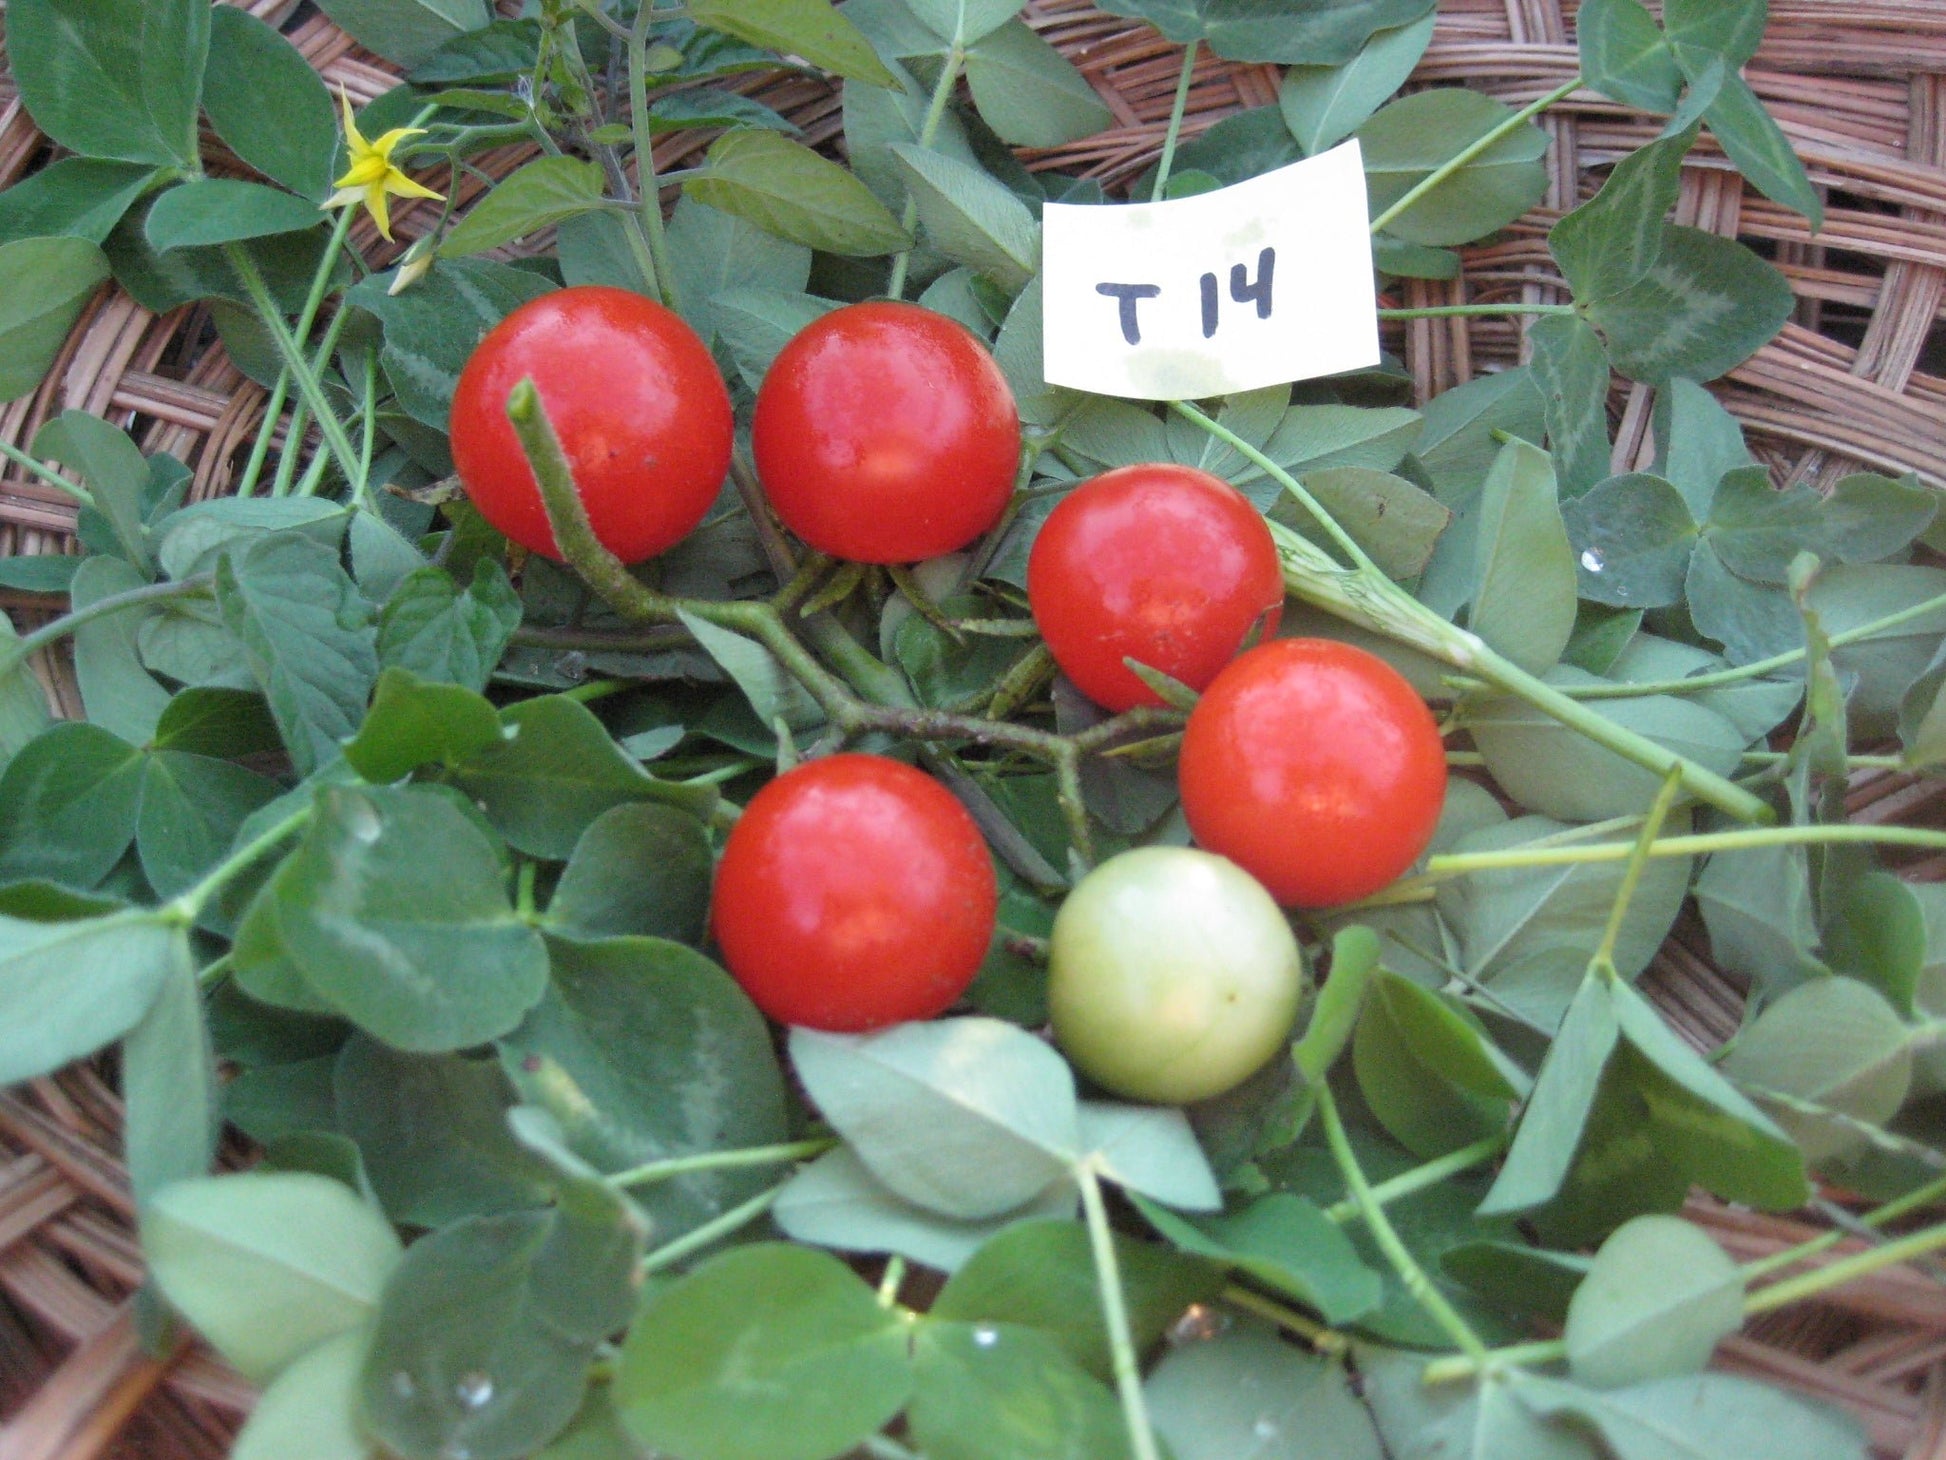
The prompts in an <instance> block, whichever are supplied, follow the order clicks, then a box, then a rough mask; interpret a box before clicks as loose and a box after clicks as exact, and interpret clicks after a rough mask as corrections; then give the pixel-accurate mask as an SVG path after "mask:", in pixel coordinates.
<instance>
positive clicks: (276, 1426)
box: [230, 1328, 372, 1460]
mask: <svg viewBox="0 0 1946 1460" xmlns="http://www.w3.org/2000/svg"><path fill="white" fill-rule="evenodd" d="M370 1345H371V1335H370V1334H369V1333H368V1332H366V1331H365V1330H364V1329H362V1328H354V1329H348V1330H346V1331H345V1332H343V1333H341V1334H339V1335H338V1336H337V1337H335V1338H328V1339H326V1340H325V1341H324V1342H323V1343H321V1344H319V1345H318V1346H317V1347H316V1348H314V1349H312V1350H311V1351H310V1352H309V1353H307V1354H305V1355H304V1357H303V1358H301V1359H298V1360H297V1361H296V1362H295V1363H293V1364H292V1365H291V1366H290V1367H289V1368H287V1369H285V1370H284V1372H283V1373H281V1374H279V1375H278V1376H277V1377H276V1379H274V1380H273V1381H272V1382H271V1384H270V1387H269V1388H267V1389H266V1390H264V1392H263V1394H262V1396H261V1397H260V1398H259V1399H258V1400H257V1403H256V1406H255V1407H254V1408H253V1409H252V1410H251V1411H250V1418H249V1419H248V1420H246V1421H245V1422H244V1426H243V1430H242V1433H240V1434H239V1435H238V1436H237V1437H236V1443H235V1444H234V1445H233V1446H232V1447H231V1450H230V1457H231V1460H289V1457H290V1456H292V1455H298V1454H302V1455H306V1456H309V1457H311V1460H366V1457H368V1456H370V1455H371V1454H372V1446H371V1442H370V1441H369V1440H367V1439H366V1438H365V1436H364V1434H363V1433H362V1432H361V1431H360V1430H359V1428H358V1425H357V1423H356V1415H357V1400H358V1371H359V1369H360V1368H361V1367H362V1366H363V1364H364V1362H365V1352H366V1350H367V1349H368V1348H369V1347H370Z"/></svg>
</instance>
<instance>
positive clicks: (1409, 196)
mask: <svg viewBox="0 0 1946 1460" xmlns="http://www.w3.org/2000/svg"><path fill="white" fill-rule="evenodd" d="M1580 86H1581V78H1580V76H1578V75H1577V76H1575V77H1574V78H1573V79H1572V80H1570V81H1567V82H1564V83H1562V84H1561V85H1560V86H1557V87H1555V88H1554V90H1552V91H1550V92H1548V93H1547V95H1545V96H1543V97H1539V98H1537V99H1536V100H1534V101H1532V102H1530V103H1528V104H1527V105H1526V106H1524V107H1522V108H1521V109H1520V110H1519V111H1517V112H1515V113H1513V114H1512V115H1511V116H1509V117H1508V118H1507V119H1506V120H1505V121H1503V122H1501V123H1500V124H1499V125H1498V126H1496V127H1494V128H1493V129H1491V130H1490V131H1488V132H1485V133H1483V134H1481V136H1480V137H1479V138H1478V139H1476V140H1475V141H1473V142H1472V143H1470V144H1469V145H1467V146H1465V147H1462V148H1461V149H1460V150H1459V151H1458V152H1455V153H1454V154H1453V155H1452V156H1451V157H1449V158H1447V159H1446V161H1444V162H1442V163H1441V164H1440V165H1439V166H1438V167H1435V168H1434V169H1433V170H1432V171H1431V172H1429V173H1427V174H1426V175H1425V176H1424V177H1423V178H1421V179H1420V180H1419V181H1418V182H1416V183H1414V184H1413V185H1412V186H1411V187H1410V188H1408V189H1407V190H1406V192H1405V194H1404V195H1403V196H1402V197H1400V198H1399V200H1398V201H1397V202H1395V203H1393V204H1392V206H1391V207H1389V208H1387V209H1386V210H1385V211H1384V212H1382V213H1380V214H1379V215H1378V216H1377V217H1376V218H1374V219H1372V232H1373V233H1383V232H1384V231H1385V229H1386V227H1387V225H1389V224H1391V223H1392V222H1393V221H1394V220H1395V219H1397V218H1398V217H1399V216H1400V215H1401V214H1403V213H1404V212H1405V211H1406V210H1407V209H1409V208H1411V207H1412V206H1413V204H1415V203H1417V202H1418V201H1419V200H1420V199H1421V198H1423V197H1425V196H1426V194H1428V193H1430V192H1431V191H1432V190H1433V189H1434V188H1436V187H1438V186H1439V185H1440V184H1441V183H1443V182H1445V181H1446V180H1447V179H1448V178H1449V177H1451V176H1452V175H1453V174H1454V173H1456V172H1458V171H1459V170H1460V169H1461V168H1463V167H1465V166H1466V165H1467V163H1469V162H1471V161H1473V160H1474V159H1475V158H1476V157H1479V156H1481V155H1482V154H1484V153H1485V152H1487V151H1488V150H1489V149H1490V148H1491V147H1493V145H1494V144H1495V143H1497V142H1498V141H1499V140H1500V139H1501V138H1502V137H1505V136H1508V135H1510V134H1511V133H1514V132H1517V131H1519V130H1520V129H1521V128H1522V127H1523V126H1525V125H1526V124H1527V123H1528V122H1531V121H1532V120H1533V119H1534V118H1535V117H1537V116H1539V115H1540V114H1541V113H1542V112H1544V111H1546V110H1547V109H1548V108H1549V107H1551V106H1553V105H1554V103H1555V102H1557V101H1562V100H1564V99H1565V98H1566V97H1567V96H1569V95H1570V94H1571V93H1572V92H1574V91H1577V90H1579V89H1580Z"/></svg>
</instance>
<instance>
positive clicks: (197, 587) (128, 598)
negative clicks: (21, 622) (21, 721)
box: [0, 573, 212, 678]
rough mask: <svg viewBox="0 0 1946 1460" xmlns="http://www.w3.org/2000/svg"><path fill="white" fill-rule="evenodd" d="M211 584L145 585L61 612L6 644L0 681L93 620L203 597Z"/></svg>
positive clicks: (201, 576)
mask: <svg viewBox="0 0 1946 1460" xmlns="http://www.w3.org/2000/svg"><path fill="white" fill-rule="evenodd" d="M211 581H212V580H211V577H210V575H209V574H208V573H198V574H196V575H195V576H194V577H192V578H183V579H179V580H178V581H176V582H174V583H145V584H143V585H142V586H141V587H140V588H129V589H125V590H124V591H122V592H120V593H111V594H109V595H108V596H107V597H106V598H97V599H96V600H95V601H94V602H93V603H91V604H89V605H88V606H87V607H85V608H77V609H75V610H73V611H72V612H71V613H64V614H62V615H61V617H59V618H57V619H55V620H54V621H53V622H51V623H45V624H42V625H41V626H40V627H39V628H37V629H35V630H34V631H33V632H32V633H31V634H22V635H21V636H20V637H19V638H18V639H15V640H13V641H12V642H11V643H10V644H8V645H7V647H6V650H5V652H3V653H0V678H3V677H5V676H6V675H9V674H11V673H13V672H14V670H16V669H18V668H19V667H20V666H21V665H23V664H25V663H26V662H27V661H28V660H29V659H30V658H32V657H33V656H34V655H35V654H38V653H39V652H40V651H41V650H43V649H45V648H46V647H47V646H48V645H49V644H57V643H59V642H60V641H61V640H62V639H65V638H66V637H67V636H68V635H69V634H71V633H73V632H74V631H75V630H76V629H78V628H81V627H83V626H84V625H87V624H91V623H93V622H94V621H95V620H96V619H104V618H108V617H109V616H111V615H113V614H118V613H121V612H123V611H125V610H127V609H131V608H142V607H144V606H145V605H148V604H152V603H166V602H168V601H169V600H170V599H172V598H202V597H206V596H207V595H208V593H209V589H210V583H211Z"/></svg>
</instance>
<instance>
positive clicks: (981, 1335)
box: [973, 1323, 1000, 1348]
mask: <svg viewBox="0 0 1946 1460" xmlns="http://www.w3.org/2000/svg"><path fill="white" fill-rule="evenodd" d="M973 1342H974V1345H975V1346H976V1347H979V1348H992V1347H993V1346H994V1345H995V1344H996V1343H998V1342H1000V1330H999V1329H997V1328H995V1327H994V1326H993V1325H992V1324H991V1323H982V1324H981V1325H980V1326H979V1327H977V1328H975V1329H974V1330H973Z"/></svg>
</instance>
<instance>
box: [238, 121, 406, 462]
mask: <svg viewBox="0 0 1946 1460" xmlns="http://www.w3.org/2000/svg"><path fill="white" fill-rule="evenodd" d="M425 114H426V113H425V112H421V113H420V116H421V118H422V119H423V118H424V116H425ZM357 211H358V210H357V209H355V208H340V209H339V210H338V217H337V221H336V222H334V223H333V224H332V225H331V242H330V243H329V244H327V245H326V246H325V250H324V257H323V258H321V259H320V260H319V261H318V267H317V270H316V272H314V273H313V274H312V275H311V288H310V292H308V293H307V294H306V295H305V296H304V307H303V308H302V309H300V310H299V311H298V312H297V327H296V329H295V330H294V331H293V332H292V338H293V339H296V340H298V341H303V340H306V339H309V338H310V335H311V328H312V326H313V325H315V324H316V323H317V320H318V310H319V309H321V308H323V306H324V296H325V294H326V292H327V291H328V290H329V289H330V287H331V271H332V267H333V266H334V265H335V264H336V263H337V262H338V254H339V252H340V251H341V250H342V249H343V248H344V246H345V239H346V238H348V237H349V236H350V234H351V221H352V219H353V218H354V217H356V216H357ZM343 313H344V311H342V310H340V311H339V314H340V316H342V315H343ZM334 323H335V321H334ZM331 339H332V340H333V341H335V340H336V339H337V334H336V332H335V330H334V332H333V333H332V335H331ZM329 359H330V352H329V350H328V349H327V350H323V351H320V352H319V360H318V367H317V368H319V369H322V368H323V367H324V364H325V362H326V361H328V360H329ZM291 379H292V377H291V371H290V367H289V366H288V365H287V366H285V367H284V368H283V369H282V370H280V371H279V372H278V374H277V384H276V385H275V386H274V387H272V389H271V392H270V399H269V400H267V401H266V402H265V403H264V418H263V425H262V426H261V427H259V428H258V431H257V439H256V441H255V442H253V443H252V444H251V447H250V459H249V461H248V462H246V463H245V464H244V468H243V477H242V479H241V480H240V481H239V482H238V483H237V490H236V494H237V495H238V496H239V497H248V496H250V495H251V494H252V493H254V492H255V491H256V489H257V480H258V478H259V477H261V476H262V475H263V469H264V460H265V458H266V456H267V455H268V454H269V451H270V438H271V436H272V435H273V434H275V432H276V429H277V418H278V416H280V415H281V414H282V413H283V410H284V402H285V401H286V400H288V399H289V398H290V386H291ZM302 435H303V432H302V431H301V430H300V429H299V427H298V425H297V423H296V422H295V421H293V422H292V423H291V428H290V431H289V432H288V433H287V434H286V435H285V437H284V454H285V455H286V456H287V457H289V456H295V455H296V453H297V449H298V446H299V444H300V441H301V438H302ZM278 477H279V479H280V480H283V481H285V482H288V481H289V476H288V474H287V473H286V472H285V471H284V470H283V464H282V463H281V462H280V463H279V467H278Z"/></svg>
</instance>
